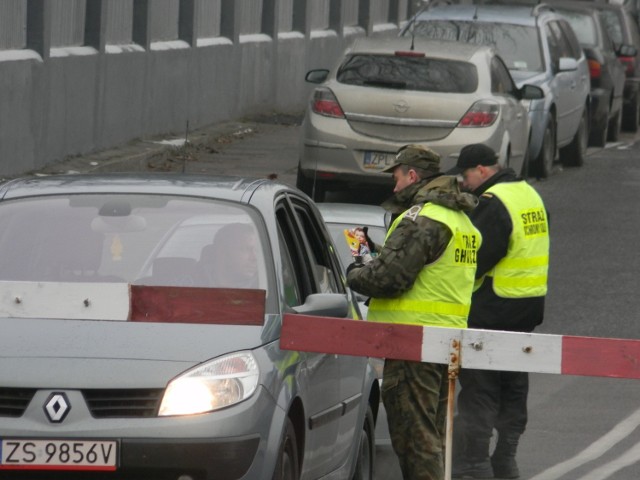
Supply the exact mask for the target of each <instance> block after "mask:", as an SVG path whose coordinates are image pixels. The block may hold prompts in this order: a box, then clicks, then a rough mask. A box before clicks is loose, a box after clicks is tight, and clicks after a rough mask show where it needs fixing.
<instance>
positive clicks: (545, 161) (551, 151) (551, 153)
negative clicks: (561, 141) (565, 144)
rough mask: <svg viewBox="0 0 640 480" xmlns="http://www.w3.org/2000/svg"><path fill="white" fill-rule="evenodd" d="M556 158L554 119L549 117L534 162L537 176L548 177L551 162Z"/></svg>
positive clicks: (551, 168) (551, 166)
mask: <svg viewBox="0 0 640 480" xmlns="http://www.w3.org/2000/svg"><path fill="white" fill-rule="evenodd" d="M555 159H556V121H555V119H554V118H553V117H550V118H549V121H548V122H547V126H546V127H545V129H544V137H543V138H542V148H541V149H540V153H539V154H538V158H537V159H536V162H535V169H536V174H537V176H538V178H548V177H549V176H550V175H551V171H552V170H553V162H554V161H555Z"/></svg>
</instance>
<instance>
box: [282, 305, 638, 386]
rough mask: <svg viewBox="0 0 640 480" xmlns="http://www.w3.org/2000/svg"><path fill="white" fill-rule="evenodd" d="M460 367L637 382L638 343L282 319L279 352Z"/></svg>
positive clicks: (311, 318) (323, 319)
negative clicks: (456, 355) (454, 347)
mask: <svg viewBox="0 0 640 480" xmlns="http://www.w3.org/2000/svg"><path fill="white" fill-rule="evenodd" d="M455 340H457V341H458V342H459V345H460V349H459V351H460V359H459V363H460V366H461V367H462V368H473V369H482V370H501V371H518V372H532V373H552V374H560V375H583V376H593V377H615V378H635V379H640V340H631V339H617V338H596V337H578V336H567V335H549V334H537V333H518V332H504V331H496V330H478V329H457V328H439V327H420V326H414V325H401V324H388V323H376V322H366V321H361V320H345V319H336V318H329V317H315V316H307V315H297V314H287V315H285V316H284V319H283V326H282V333H281V338H280V347H281V348H282V349H285V350H300V351H308V352H321V353H334V354H343V355H356V356H366V357H377V358H394V359H399V360H413V361H419V362H433V363H444V364H449V363H450V355H451V344H452V342H453V341H455Z"/></svg>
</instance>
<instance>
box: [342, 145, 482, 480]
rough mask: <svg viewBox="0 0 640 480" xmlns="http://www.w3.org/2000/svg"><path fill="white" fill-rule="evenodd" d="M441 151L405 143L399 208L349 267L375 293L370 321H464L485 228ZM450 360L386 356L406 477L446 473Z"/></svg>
mask: <svg viewBox="0 0 640 480" xmlns="http://www.w3.org/2000/svg"><path fill="white" fill-rule="evenodd" d="M439 170H440V156H439V155H438V154H437V153H436V152H434V151H433V150H430V149H428V148H424V147H421V146H419V145H408V146H405V147H403V148H401V149H400V150H399V152H398V154H397V155H396V163H395V164H394V165H392V166H391V167H389V168H388V169H387V171H392V173H393V178H394V181H395V188H394V196H393V197H392V198H391V199H390V200H389V201H387V202H385V203H384V204H383V206H384V207H385V208H387V210H390V211H391V212H392V213H393V214H397V215H398V216H397V218H396V219H395V221H394V222H393V224H392V226H391V228H390V229H389V232H388V234H387V237H386V239H385V242H384V245H383V247H382V249H381V250H380V252H379V254H378V256H377V257H375V258H373V260H371V261H370V262H368V263H366V264H364V265H363V264H359V263H353V264H351V265H350V266H349V268H348V269H347V281H348V283H349V285H350V286H351V288H353V289H354V290H356V291H358V292H361V293H363V294H365V295H368V296H370V297H372V298H371V302H370V305H369V311H368V317H367V318H368V320H369V321H378V322H386V323H405V324H412V325H432V326H445V327H459V328H465V327H466V324H467V315H468V313H469V308H470V304H471V293H472V289H473V282H474V277H475V270H476V263H475V262H476V253H477V250H478V248H479V247H480V242H481V236H480V234H479V232H478V230H477V229H476V228H475V227H474V226H473V224H472V223H471V221H470V220H469V218H468V216H467V215H466V214H465V212H466V211H469V210H471V209H473V208H474V207H475V206H476V204H477V199H476V198H475V197H474V196H473V195H470V194H468V193H462V192H461V191H460V189H459V186H458V182H457V181H456V177H452V176H445V175H442V174H441V173H440V171H439ZM447 397H448V366H447V365H445V364H432V363H421V362H409V361H402V360H394V359H386V360H385V364H384V373H383V381H382V400H383V402H384V406H385V409H386V412H387V418H388V423H389V432H390V434H391V443H392V445H393V449H394V451H395V452H396V454H397V455H398V459H399V461H400V467H401V469H402V475H403V478H404V479H405V480H440V479H442V478H444V451H443V450H444V438H445V423H446V412H447Z"/></svg>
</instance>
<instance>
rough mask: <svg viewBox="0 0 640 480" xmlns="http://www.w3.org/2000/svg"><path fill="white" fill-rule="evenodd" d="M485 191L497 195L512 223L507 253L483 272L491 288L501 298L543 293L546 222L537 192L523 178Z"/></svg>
mask: <svg viewBox="0 0 640 480" xmlns="http://www.w3.org/2000/svg"><path fill="white" fill-rule="evenodd" d="M487 192H489V193H492V194H493V195H495V196H496V197H498V198H499V199H500V201H501V202H502V203H503V204H504V206H505V207H506V209H507V211H508V212H509V216H510V217H511V222H512V224H513V231H512V232H511V238H510V239H509V246H508V247H507V255H506V256H505V257H504V258H503V259H502V260H500V262H498V264H497V265H496V266H495V267H494V268H493V269H492V270H491V271H489V272H487V275H488V276H491V277H493V291H494V292H495V294H496V295H498V296H499V297H503V298H527V297H541V296H543V295H546V293H547V274H548V271H549V223H548V221H547V212H546V210H545V208H544V204H543V203H542V199H541V198H540V195H538V192H536V191H535V189H534V188H533V187H531V186H530V185H529V184H528V183H527V182H525V181H520V182H506V183H498V184H496V185H494V186H493V187H490V188H488V189H487Z"/></svg>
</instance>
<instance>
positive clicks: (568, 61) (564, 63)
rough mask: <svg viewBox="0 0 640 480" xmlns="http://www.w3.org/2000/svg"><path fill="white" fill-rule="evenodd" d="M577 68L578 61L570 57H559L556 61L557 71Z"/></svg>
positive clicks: (568, 70)
mask: <svg viewBox="0 0 640 480" xmlns="http://www.w3.org/2000/svg"><path fill="white" fill-rule="evenodd" d="M577 69H578V61H577V60H576V59H575V58H571V57H561V58H560V61H559V62H558V71H559V72H570V71H572V70H577Z"/></svg>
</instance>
